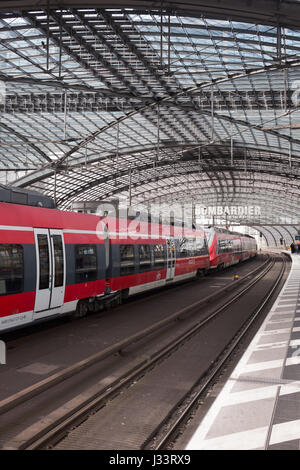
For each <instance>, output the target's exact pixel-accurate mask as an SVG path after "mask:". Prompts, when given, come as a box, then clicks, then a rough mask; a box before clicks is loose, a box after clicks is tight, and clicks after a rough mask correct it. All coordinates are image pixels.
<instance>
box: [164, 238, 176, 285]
mask: <svg viewBox="0 0 300 470" xmlns="http://www.w3.org/2000/svg"><path fill="white" fill-rule="evenodd" d="M175 262H176V252H175V243H174V239H173V238H167V277H166V280H167V281H170V280H171V279H173V278H174V275H175Z"/></svg>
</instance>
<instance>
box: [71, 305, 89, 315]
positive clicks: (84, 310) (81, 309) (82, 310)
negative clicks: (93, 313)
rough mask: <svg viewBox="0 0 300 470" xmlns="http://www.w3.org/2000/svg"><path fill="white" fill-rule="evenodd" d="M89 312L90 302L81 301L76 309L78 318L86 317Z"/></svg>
mask: <svg viewBox="0 0 300 470" xmlns="http://www.w3.org/2000/svg"><path fill="white" fill-rule="evenodd" d="M88 312H89V304H88V303H87V302H86V301H79V302H78V304H77V308H76V311H75V315H74V316H75V317H76V318H82V317H86V316H87V314H88Z"/></svg>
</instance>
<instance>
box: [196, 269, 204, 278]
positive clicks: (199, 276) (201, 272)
mask: <svg viewBox="0 0 300 470" xmlns="http://www.w3.org/2000/svg"><path fill="white" fill-rule="evenodd" d="M204 276H205V270H204V269H198V271H197V274H196V279H201V278H202V277H204Z"/></svg>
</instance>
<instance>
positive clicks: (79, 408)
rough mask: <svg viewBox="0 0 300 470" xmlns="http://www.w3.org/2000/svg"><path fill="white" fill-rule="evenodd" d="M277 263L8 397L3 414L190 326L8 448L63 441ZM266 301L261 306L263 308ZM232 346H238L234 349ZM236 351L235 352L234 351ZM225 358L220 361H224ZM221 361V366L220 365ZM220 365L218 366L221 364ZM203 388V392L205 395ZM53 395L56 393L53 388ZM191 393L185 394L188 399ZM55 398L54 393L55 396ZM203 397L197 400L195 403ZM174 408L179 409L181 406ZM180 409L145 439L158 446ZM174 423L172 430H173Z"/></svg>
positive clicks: (1, 407) (270, 262)
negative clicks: (155, 440) (101, 364)
mask: <svg viewBox="0 0 300 470" xmlns="http://www.w3.org/2000/svg"><path fill="white" fill-rule="evenodd" d="M274 265H275V257H272V256H271V257H270V258H269V259H267V260H266V262H265V263H263V265H262V266H260V267H259V268H256V269H254V270H253V271H251V272H250V273H248V274H247V275H246V276H244V277H243V278H241V279H240V280H239V281H238V282H236V281H234V282H233V283H231V285H229V286H228V285H227V286H225V287H224V288H222V289H220V290H218V292H216V293H215V294H213V295H210V296H207V297H206V298H204V299H202V300H200V301H197V302H194V303H193V304H192V305H190V306H188V307H186V308H183V309H180V310H178V311H177V312H176V313H174V314H172V315H170V316H168V317H167V318H165V319H164V320H162V321H160V322H157V323H156V324H154V325H152V326H151V327H149V328H146V329H144V330H143V331H141V332H139V333H137V334H136V335H133V336H131V337H130V338H127V339H126V340H124V341H120V342H118V343H116V344H114V345H112V346H110V347H109V348H107V349H106V350H104V351H102V352H100V353H98V354H95V355H93V356H91V357H89V358H87V359H85V360H83V361H80V362H79V363H77V364H74V365H73V366H71V367H68V368H66V369H65V370H63V371H60V372H59V373H57V374H54V375H52V376H50V377H48V378H47V379H45V380H43V381H41V382H39V383H37V384H35V385H33V386H31V387H28V388H27V389H24V390H22V391H21V392H19V393H17V394H15V395H13V396H11V397H8V398H7V399H5V400H2V401H1V402H0V414H5V413H7V412H9V410H12V409H15V407H18V406H19V407H20V406H22V405H23V404H24V403H25V402H28V401H33V398H34V397H36V396H38V395H40V394H43V393H48V394H49V391H51V390H52V389H53V390H54V389H55V387H56V386H57V385H58V384H60V383H61V382H63V381H66V380H68V379H70V378H71V377H74V376H75V375H77V374H81V373H82V371H84V370H86V369H87V368H89V367H91V366H93V365H94V364H96V363H99V362H101V361H103V360H104V359H105V358H107V357H109V356H111V355H113V354H116V353H118V354H120V353H121V354H122V351H125V350H126V348H128V347H129V348H130V347H132V346H133V345H135V346H136V345H137V344H138V343H139V342H140V341H145V340H146V339H147V338H149V337H151V338H153V335H157V334H158V332H161V331H165V330H166V328H167V329H170V327H171V326H173V328H174V326H175V330H176V326H177V325H178V324H179V325H180V329H181V330H184V331H181V332H180V334H176V332H175V334H173V336H174V338H172V340H171V341H165V344H163V346H162V347H160V348H158V349H157V348H156V350H155V351H152V352H148V354H147V355H146V356H144V357H142V358H141V359H140V360H138V361H136V363H135V364H134V365H133V366H132V367H129V368H128V370H127V371H126V372H125V373H123V374H121V375H120V376H119V377H117V378H115V380H113V381H111V382H110V383H109V386H106V387H103V388H102V389H101V388H100V389H98V390H97V391H96V392H95V390H93V391H92V392H90V393H89V392H88V391H87V392H86V393H85V394H82V395H80V396H77V397H75V398H74V400H71V401H70V402H68V403H67V404H65V405H64V406H63V407H60V408H58V409H56V410H55V411H54V412H52V413H50V414H49V415H48V416H45V417H44V419H43V420H42V421H41V420H39V421H38V422H36V423H35V424H33V425H32V426H30V427H29V428H26V429H24V430H23V431H22V432H21V433H19V434H18V435H16V436H14V437H13V438H12V439H10V440H9V441H8V442H6V443H5V445H4V446H3V448H10V449H11V448H14V449H40V448H45V447H47V446H49V445H54V443H55V442H58V441H60V440H61V439H62V438H63V437H64V436H66V435H67V434H68V432H69V430H70V428H74V427H76V426H79V424H80V423H82V422H83V421H85V420H86V419H87V417H88V416H90V415H91V414H92V413H95V412H96V411H97V410H99V409H101V408H102V407H104V406H105V404H106V403H107V402H108V400H112V398H113V397H115V396H118V395H119V394H120V391H121V390H124V388H126V387H128V386H129V384H132V383H134V382H136V381H138V379H139V378H140V377H143V376H144V375H145V374H146V373H147V372H148V371H150V370H152V369H153V368H155V366H157V365H158V364H159V363H162V362H163V361H164V360H165V359H166V358H168V357H171V354H172V353H173V352H174V351H177V350H179V349H180V347H182V345H184V344H186V343H188V341H189V340H190V339H191V338H193V337H194V336H195V335H197V334H198V333H199V331H201V330H202V329H203V328H204V327H205V326H206V325H207V324H208V323H210V322H212V321H213V319H215V318H216V317H217V316H219V315H220V314H221V313H222V312H223V311H224V310H226V309H228V308H229V307H230V306H231V305H233V304H234V303H235V302H236V301H237V300H238V299H239V298H241V297H242V296H243V295H245V293H246V292H248V291H250V290H251V289H252V288H253V286H255V285H256V284H257V283H258V282H259V281H260V280H261V279H263V278H264V277H265V276H266V275H267V273H269V272H270V271H271V270H272V268H273V267H274ZM284 270H285V261H283V263H282V269H281V274H280V276H278V278H277V281H276V286H277V285H278V283H279V282H280V280H279V277H280V279H281V277H282V276H283V273H284ZM233 287H235V289H237V290H238V292H237V293H232V290H233ZM275 288H276V287H275V283H274V285H273V288H272V292H273V291H274V290H275ZM224 295H226V298H227V300H226V302H222V305H218V306H217V307H213V304H214V303H215V302H217V301H218V300H220V297H222V296H224ZM271 295H272V293H271V290H270V292H269V293H268V298H269V297H270V296H271ZM207 306H211V307H210V310H212V311H210V312H209V313H208V314H207V315H204V316H203V315H201V316H200V318H196V320H195V317H196V316H197V313H199V310H201V309H202V313H203V309H205V312H206V311H207ZM262 308H263V307H261V308H260V310H259V311H261V309H262ZM259 311H258V310H257V312H255V314H253V315H254V316H253V319H252V320H251V323H249V326H247V325H244V327H243V331H244V332H243V334H242V332H241V333H240V336H239V337H244V335H245V334H246V331H247V330H248V328H249V327H250V324H252V323H253V321H254V319H255V318H256V317H257V316H258V314H259ZM186 322H187V323H188V324H187V325H186V328H183V324H185V323H186ZM239 341H240V340H239V339H238V338H237V339H236V340H235V341H234V343H233V344H232V347H230V348H229V349H228V345H227V349H228V351H227V353H226V355H225V354H223V355H224V357H225V356H226V358H228V357H230V354H231V353H232V351H233V350H234V348H235V347H236V346H234V344H235V345H237V344H238V343H239ZM231 350H232V351H231ZM230 351H231V352H230ZM226 358H225V359H224V360H223V361H222V364H223V363H224V361H225V360H226ZM222 364H221V363H220V367H222ZM220 367H219V369H220ZM219 369H218V370H219ZM218 370H216V371H215V372H214V374H213V376H212V378H211V379H210V380H213V378H214V377H215V375H216V374H217V373H218ZM206 382H207V384H206V387H208V386H209V383H210V381H209V380H208V379H207V381H206ZM201 393H203V391H202V392H200V395H201ZM50 395H51V394H50ZM187 396H188V395H186V396H185V399H187ZM49 399H51V398H50V396H49ZM197 399H198V398H195V400H193V403H194V404H195V403H196V402H197ZM177 407H178V403H177V404H176V407H175V408H176V409H177ZM175 408H174V410H175ZM174 410H171V411H172V412H169V413H168V416H167V417H166V419H164V420H163V421H162V422H161V423H160V426H159V427H157V428H155V429H154V430H153V431H152V432H151V434H150V435H149V436H148V438H147V440H146V441H145V442H144V443H143V446H144V447H145V446H146V447H147V446H148V447H149V446H150V448H153V443H151V439H153V437H154V436H156V435H160V436H161V434H162V433H163V431H162V429H164V426H165V425H166V422H167V421H168V420H169V419H170V417H171V415H173V414H174ZM188 410H189V407H186V411H185V413H184V415H183V413H181V417H180V419H179V418H178V419H176V420H175V421H174V423H173V424H174V428H173V424H172V426H171V425H170V423H169V424H168V426H167V427H168V432H167V436H166V437H165V438H163V437H162V436H161V437H160V442H161V444H160V447H155V448H162V447H161V446H164V445H166V442H167V440H168V439H169V436H171V435H174V433H175V432H176V428H177V427H178V426H179V425H180V424H181V422H182V420H183V419H184V416H187V415H188V413H189V411H188ZM171 428H172V430H171Z"/></svg>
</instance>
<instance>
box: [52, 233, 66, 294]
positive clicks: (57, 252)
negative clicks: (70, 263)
mask: <svg viewBox="0 0 300 470" xmlns="http://www.w3.org/2000/svg"><path fill="white" fill-rule="evenodd" d="M52 240H53V248H54V263H55V279H54V287H60V286H62V285H63V283H64V252H63V245H62V238H61V235H52Z"/></svg>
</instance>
